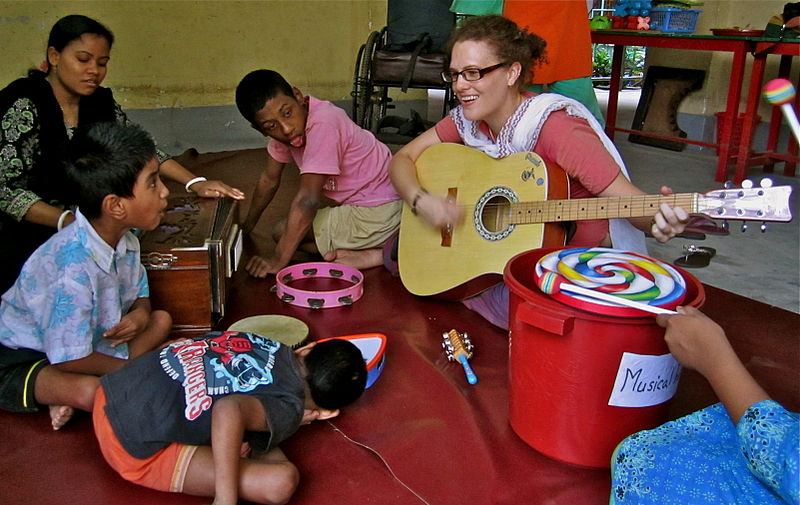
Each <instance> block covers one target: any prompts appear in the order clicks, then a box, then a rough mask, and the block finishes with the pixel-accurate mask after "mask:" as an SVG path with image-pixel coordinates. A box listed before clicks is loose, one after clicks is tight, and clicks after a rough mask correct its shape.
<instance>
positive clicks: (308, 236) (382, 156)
mask: <svg viewBox="0 0 800 505" xmlns="http://www.w3.org/2000/svg"><path fill="white" fill-rule="evenodd" d="M236 106H237V107H238V108H239V112H241V114H242V116H244V117H245V119H247V120H248V121H250V123H251V125H252V126H253V128H255V129H256V130H258V131H259V132H261V133H262V134H263V135H264V136H265V137H269V138H270V141H269V144H268V145H267V151H268V154H269V156H268V158H267V166H266V167H265V168H264V172H262V174H261V177H260V178H259V181H258V185H257V186H256V190H255V194H254V195H253V198H252V203H251V205H250V210H249V211H248V213H247V217H246V219H245V221H244V223H243V225H242V228H243V230H244V232H245V233H249V232H250V231H252V229H253V227H254V226H255V225H256V223H257V222H258V219H259V218H260V217H261V214H262V213H263V212H264V209H266V207H267V205H269V203H270V202H271V201H272V198H273V197H274V196H275V193H276V191H277V190H278V186H279V185H280V178H281V173H282V171H283V168H284V166H286V163H288V162H290V161H294V162H295V164H297V167H298V168H299V170H300V188H299V189H298V191H297V194H296V195H295V197H294V199H293V200H292V203H291V207H290V209H289V216H288V218H287V219H286V220H285V221H284V222H281V223H280V224H279V225H278V227H277V228H276V230H275V235H276V239H277V246H276V248H275V252H274V253H272V254H271V255H270V256H267V257H263V258H262V257H258V256H254V257H253V258H251V259H250V261H249V262H248V263H247V266H246V268H247V271H248V272H249V273H250V274H251V275H253V276H256V277H265V276H266V275H267V274H275V273H277V272H278V271H279V270H281V269H282V268H283V267H285V266H286V265H288V264H289V261H290V260H291V258H292V255H293V254H294V253H295V251H296V250H297V249H298V247H302V248H303V249H304V250H306V251H312V252H315V251H316V252H319V253H320V254H321V255H322V256H323V257H324V258H325V259H326V260H327V261H337V262H339V263H343V264H346V265H350V266H353V267H356V268H370V267H374V266H378V265H381V264H382V263H383V257H382V247H383V245H384V243H385V242H386V241H387V240H388V239H389V237H391V236H392V234H394V233H395V232H397V230H398V228H399V226H400V213H401V210H402V203H403V202H402V200H400V197H399V196H398V195H397V193H396V192H395V190H394V187H393V186H392V183H391V181H390V180H389V172H388V166H389V161H390V160H391V156H392V155H391V151H389V148H388V147H387V146H386V145H385V144H382V143H381V142H379V141H378V140H377V139H376V138H375V136H374V135H373V134H372V133H371V132H369V131H367V130H364V129H362V128H361V127H359V126H358V125H356V124H355V123H354V122H353V121H351V120H350V118H349V117H348V116H347V114H346V113H345V111H344V110H342V109H340V108H338V107H336V106H335V105H333V104H332V103H330V102H326V101H322V100H318V99H316V98H314V97H311V96H303V94H302V93H301V92H300V91H299V90H298V89H297V88H294V87H292V86H291V85H289V83H288V82H286V80H285V79H284V78H283V77H282V76H281V75H280V74H279V73H277V72H275V71H272V70H255V71H253V72H250V73H249V74H247V75H246V76H245V77H244V79H242V81H241V82H240V83H239V85H238V86H237V87H236ZM277 237H279V238H277Z"/></svg>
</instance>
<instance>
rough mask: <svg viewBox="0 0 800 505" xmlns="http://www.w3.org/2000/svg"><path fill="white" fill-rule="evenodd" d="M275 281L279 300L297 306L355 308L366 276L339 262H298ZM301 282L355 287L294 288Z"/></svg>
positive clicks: (280, 274) (362, 291) (287, 268)
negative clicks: (336, 281) (337, 282)
mask: <svg viewBox="0 0 800 505" xmlns="http://www.w3.org/2000/svg"><path fill="white" fill-rule="evenodd" d="M275 279H276V281H277V282H276V284H275V292H276V293H277V295H278V298H280V299H281V300H283V301H284V302H286V303H289V304H292V305H297V306H298V307H306V308H310V309H328V308H331V307H341V306H342V305H352V304H353V303H355V302H356V301H357V300H358V299H359V298H361V295H363V294H364V274H362V273H361V271H359V270H358V269H356V268H353V267H349V266H347V265H340V264H339V263H324V262H318V263H298V264H297V265H290V266H288V267H286V268H284V269H283V270H281V271H280V272H278V275H277V276H276V278H275ZM301 279H339V280H342V281H344V282H348V283H351V284H352V285H350V286H347V287H345V288H342V289H332V290H329V291H321V290H320V291H318V290H310V289H298V288H295V287H292V285H291V284H292V283H293V282H296V281H298V280H301Z"/></svg>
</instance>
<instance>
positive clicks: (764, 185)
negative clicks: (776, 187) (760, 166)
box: [760, 178, 772, 188]
mask: <svg viewBox="0 0 800 505" xmlns="http://www.w3.org/2000/svg"><path fill="white" fill-rule="evenodd" d="M760 185H761V187H762V188H771V187H772V179H766V178H765V179H761V183H760Z"/></svg>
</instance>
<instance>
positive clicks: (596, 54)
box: [592, 44, 646, 86]
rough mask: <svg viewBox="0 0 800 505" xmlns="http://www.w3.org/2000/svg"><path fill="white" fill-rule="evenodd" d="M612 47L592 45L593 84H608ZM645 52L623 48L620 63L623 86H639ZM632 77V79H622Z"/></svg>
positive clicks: (641, 49)
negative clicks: (623, 56)
mask: <svg viewBox="0 0 800 505" xmlns="http://www.w3.org/2000/svg"><path fill="white" fill-rule="evenodd" d="M613 51H614V46H611V45H608V44H592V80H593V81H595V83H596V84H597V83H602V84H608V80H609V78H610V77H611V61H612V58H613ZM645 55H646V50H645V48H644V47H640V46H625V58H624V59H623V61H622V77H623V82H622V84H623V86H635V85H638V84H640V81H641V78H642V75H643V73H644V60H645ZM625 77H633V79H624V78H625Z"/></svg>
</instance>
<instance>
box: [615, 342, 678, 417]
mask: <svg viewBox="0 0 800 505" xmlns="http://www.w3.org/2000/svg"><path fill="white" fill-rule="evenodd" d="M680 377H681V365H680V363H678V362H677V361H676V360H675V358H673V357H672V354H664V355H662V356H652V355H648V354H634V353H631V352H626V353H623V354H622V360H620V363H619V369H618V370H617V378H616V380H615V381H614V389H613V390H612V391H611V398H609V399H608V404H609V405H613V406H615V407H649V406H650V405H658V404H659V403H664V402H665V401H667V400H669V399H670V398H672V397H673V396H675V390H676V389H677V388H678V379H680Z"/></svg>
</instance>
